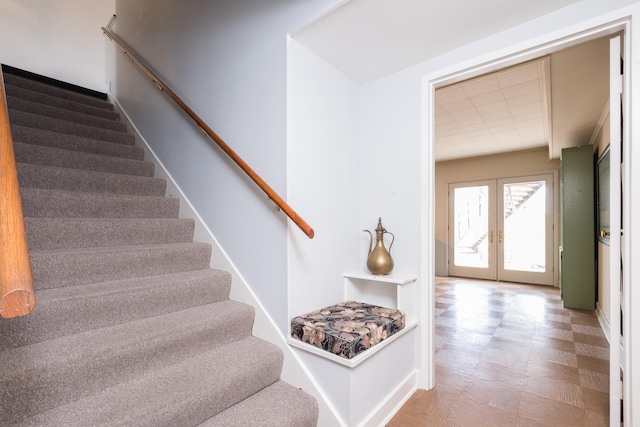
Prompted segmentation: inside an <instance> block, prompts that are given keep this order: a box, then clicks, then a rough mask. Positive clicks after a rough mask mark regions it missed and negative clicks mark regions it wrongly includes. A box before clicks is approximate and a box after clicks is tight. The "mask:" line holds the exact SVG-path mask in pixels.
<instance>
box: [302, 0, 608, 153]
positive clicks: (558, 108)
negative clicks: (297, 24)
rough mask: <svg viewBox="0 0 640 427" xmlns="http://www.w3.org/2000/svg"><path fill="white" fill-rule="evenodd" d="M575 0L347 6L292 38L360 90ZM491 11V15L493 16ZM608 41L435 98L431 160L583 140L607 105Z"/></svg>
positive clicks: (362, 0) (413, 0)
mask: <svg viewBox="0 0 640 427" xmlns="http://www.w3.org/2000/svg"><path fill="white" fill-rule="evenodd" d="M578 1H579V0H537V1H530V0H483V1H482V2H480V1H477V0H447V1H436V0H431V1H428V0H396V1H389V0H351V1H347V2H345V3H344V4H342V5H341V6H340V7H338V8H337V9H335V10H334V11H333V12H332V13H330V14H328V15H327V16H325V17H323V18H321V19H319V20H317V21H315V22H313V23H311V24H310V25H308V26H307V27H305V28H303V29H302V30H300V31H298V32H296V33H294V34H293V37H294V38H295V39H296V40H298V41H299V42H301V43H303V44H305V45H306V46H308V47H309V48H311V49H312V50H313V51H315V52H316V53H317V54H319V55H320V56H322V57H323V58H324V59H325V60H327V62H329V63H331V64H332V65H334V66H335V67H336V68H337V69H338V70H340V71H342V72H343V73H344V74H345V75H347V76H349V77H350V78H352V79H353V80H354V81H356V82H358V83H367V82H370V81H373V80H376V79H378V78H381V77H384V76H386V75H388V74H391V73H393V72H396V71H399V70H402V69H404V68H406V67H409V66H411V65H415V64H417V63H419V62H421V61H424V60H427V59H429V58H432V57H435V56H437V55H440V54H442V53H445V52H447V51H449V50H451V49H455V48H458V47H460V46H463V45H465V44H468V43H471V42H473V41H475V40H477V39H479V38H482V37H486V36H489V35H491V34H494V33H496V32H499V31H502V30H505V29H507V28H509V27H512V26H515V25H518V24H520V23H522V22H526V21H529V20H531V19H535V18H537V17H539V16H542V15H544V14H547V13H550V12H552V11H554V10H557V9H561V8H564V7H566V6H568V5H570V4H573V3H576V2H578ZM496 11H499V12H498V13H496ZM607 57H608V43H606V40H599V41H598V40H596V41H593V42H589V43H584V44H582V45H579V46H576V47H572V48H570V49H566V50H565V51H561V52H555V53H553V54H552V55H550V56H548V57H545V58H543V59H541V60H537V61H532V62H530V63H526V64H521V65H519V66H515V67H512V68H510V69H507V70H502V71H499V72H497V73H495V74H491V75H486V76H481V77H478V78H474V79H472V80H469V81H465V82H461V83H457V84H456V85H453V86H449V87H446V88H441V89H438V90H437V91H436V103H437V106H436V108H437V110H436V143H435V149H434V151H435V154H436V160H437V161H442V160H451V159H456V158H463V157H474V156H482V155H489V154H495V153H503V152H509V151H517V150H523V149H531V148H538V147H545V146H548V147H549V152H550V157H552V158H559V157H560V152H561V149H562V148H563V147H565V146H573V145H582V144H585V143H588V142H589V138H590V136H591V134H592V133H593V130H594V129H595V126H596V124H597V122H598V120H599V118H600V116H601V113H602V110H603V108H604V107H605V105H606V101H607V99H608V93H607V91H608V65H607V64H608V61H607Z"/></svg>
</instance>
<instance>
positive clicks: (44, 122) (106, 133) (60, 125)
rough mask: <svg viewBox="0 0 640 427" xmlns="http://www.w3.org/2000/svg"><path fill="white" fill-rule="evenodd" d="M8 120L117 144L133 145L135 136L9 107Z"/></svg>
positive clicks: (19, 124) (22, 124) (16, 123)
mask: <svg viewBox="0 0 640 427" xmlns="http://www.w3.org/2000/svg"><path fill="white" fill-rule="evenodd" d="M9 120H10V121H11V123H12V125H18V126H27V127H32V128H36V129H43V130H50V131H54V132H59V133H64V134H68V135H77V136H84V137H85V138H93V139H98V140H101V141H109V142H117V143H119V144H125V145H134V144H135V137H134V136H133V135H132V134H128V133H124V132H118V131H114V130H109V129H101V128H96V127H93V126H87V125H81V124H78V123H72V122H68V121H66V120H60V119H54V118H51V117H44V116H40V115H38V114H33V113H26V112H24V111H18V110H13V109H11V108H10V109H9Z"/></svg>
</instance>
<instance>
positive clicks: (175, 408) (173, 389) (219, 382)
mask: <svg viewBox="0 0 640 427" xmlns="http://www.w3.org/2000/svg"><path fill="white" fill-rule="evenodd" d="M281 367H282V353H281V351H280V350H279V349H277V348H276V347H274V346H272V345H271V344H268V343H265V342H264V341H262V340H259V339H257V338H254V337H248V338H245V339H243V340H240V341H236V342H233V343H231V344H228V345H226V346H224V347H218V348H216V349H214V350H211V351H208V352H206V353H201V354H196V355H193V356H192V357H190V358H188V359H185V360H182V361H180V362H179V363H176V364H174V365H169V366H166V367H164V368H162V369H160V370H158V371H156V372H153V373H150V374H149V375H146V376H144V377H141V378H136V379H133V380H131V381H129V382H127V383H124V384H120V385H117V386H114V387H111V388H108V389H106V390H104V391H102V392H99V393H97V394H94V395H91V396H88V397H85V398H82V399H79V400H77V401H74V402H71V403H69V404H66V405H63V406H60V407H57V408H54V409H52V410H49V411H46V412H43V413H40V414H37V415H35V416H33V417H31V418H29V419H26V420H24V421H22V422H20V423H17V424H16V427H18V426H19V427H27V426H31V427H35V426H45V425H47V426H65V427H85V426H92V427H107V426H127V427H175V426H196V425H198V424H200V423H202V422H203V421H205V420H207V419H209V418H211V417H212V416H213V415H214V414H216V413H219V412H221V411H223V410H225V409H227V408H229V407H230V406H232V405H234V404H236V403H238V402H241V401H243V400H244V399H245V398H246V397H247V396H250V395H252V394H253V393H256V392H258V391H260V390H262V389H264V388H265V387H268V386H270V385H271V384H274V383H275V382H276V381H278V380H279V378H280V370H281ZM271 425H272V426H277V425H278V424H277V423H273V424H271Z"/></svg>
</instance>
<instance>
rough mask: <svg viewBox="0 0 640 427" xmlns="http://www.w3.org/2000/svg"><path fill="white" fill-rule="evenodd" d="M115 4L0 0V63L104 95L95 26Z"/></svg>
mask: <svg viewBox="0 0 640 427" xmlns="http://www.w3.org/2000/svg"><path fill="white" fill-rule="evenodd" d="M114 13H115V0H55V1H41V0H0V62H1V63H3V64H7V65H11V66H12V67H16V68H20V69H23V70H27V71H31V72H33V73H37V74H42V75H44V76H47V77H51V78H54V79H58V80H62V81H64V82H67V83H73V84H76V85H79V86H83V87H86V88H89V89H93V90H97V91H100V92H106V91H107V89H106V86H105V47H104V43H105V42H104V36H103V35H102V31H101V30H100V27H103V26H105V25H106V24H107V22H108V21H109V19H111V17H112V16H113V14H114Z"/></svg>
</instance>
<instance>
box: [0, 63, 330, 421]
mask: <svg viewBox="0 0 640 427" xmlns="http://www.w3.org/2000/svg"><path fill="white" fill-rule="evenodd" d="M5 85H6V92H7V103H8V106H9V116H10V120H11V127H12V135H13V139H14V147H15V153H16V161H17V162H18V174H19V180H20V185H21V196H22V200H23V210H24V213H25V224H26V228H27V237H28V241H29V250H30V255H31V263H32V269H33V277H34V284H35V288H36V297H37V304H36V308H35V310H34V312H33V313H32V314H30V315H28V316H25V317H21V318H17V319H9V320H6V319H0V425H3V426H4V425H12V426H83V427H84V426H149V427H151V426H154V427H156V426H172V427H174V426H199V425H203V426H247V427H248V426H252V427H253V426H264V427H267V426H274V427H287V426H291V427H293V426H296V427H297V426H300V427H307V426H315V425H316V424H317V419H318V405H317V402H316V401H315V399H314V398H313V397H312V396H310V395H309V394H307V393H305V392H304V391H301V390H299V389H297V388H295V387H293V386H291V385H289V384H286V383H284V382H282V381H281V380H280V373H281V369H282V360H283V355H282V352H281V350H280V349H278V348H277V347H275V346H274V345H272V344H270V343H267V342H265V341H263V340H260V339H257V338H255V337H253V336H252V334H251V329H252V326H253V321H254V311H253V308H252V307H250V306H247V305H246V304H242V303H239V302H236V301H232V300H230V299H229V292H230V288H231V275H230V274H229V273H228V272H225V271H220V270H214V269H210V268H209V262H210V258H211V247H210V246H209V245H206V244H202V243H198V242H194V241H193V229H194V222H193V221H192V220H190V219H181V218H178V210H179V205H178V203H179V202H178V201H177V200H176V199H173V198H168V197H165V196H164V195H165V188H166V183H165V182H164V181H163V180H159V179H156V178H154V177H153V176H154V170H153V164H152V163H149V162H145V161H143V157H144V152H143V151H142V150H141V149H140V148H138V147H135V146H134V145H133V144H134V137H133V135H132V134H130V133H128V132H127V127H126V125H125V124H124V123H122V122H120V120H119V116H118V114H117V113H115V112H114V109H113V106H112V105H111V104H109V103H108V102H105V101H103V100H99V99H96V98H92V97H90V96H87V95H83V94H78V93H76V92H72V91H69V90H66V89H60V88H57V87H54V86H51V85H47V84H43V83H41V82H37V81H34V80H31V79H27V78H24V77H21V76H16V75H12V74H7V73H6V72H5Z"/></svg>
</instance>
